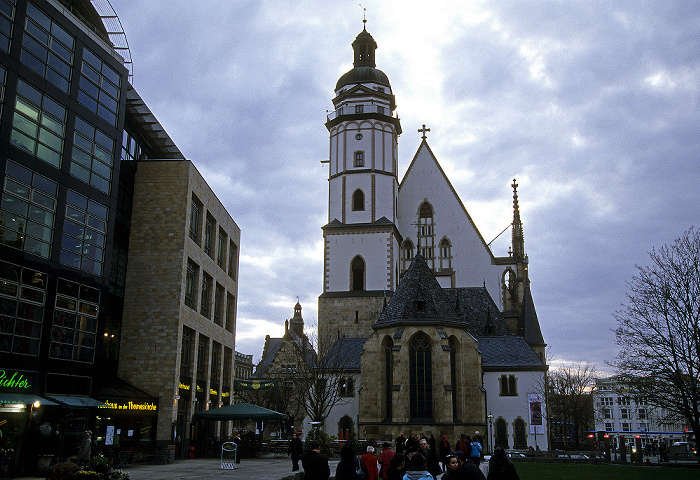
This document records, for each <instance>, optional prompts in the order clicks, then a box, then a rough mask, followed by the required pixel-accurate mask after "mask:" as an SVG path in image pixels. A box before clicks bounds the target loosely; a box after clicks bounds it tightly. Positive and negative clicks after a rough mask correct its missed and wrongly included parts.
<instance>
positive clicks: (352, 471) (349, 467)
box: [335, 443, 376, 480]
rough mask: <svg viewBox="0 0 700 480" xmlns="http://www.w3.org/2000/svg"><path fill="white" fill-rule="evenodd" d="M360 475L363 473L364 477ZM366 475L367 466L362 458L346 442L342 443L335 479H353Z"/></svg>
mask: <svg viewBox="0 0 700 480" xmlns="http://www.w3.org/2000/svg"><path fill="white" fill-rule="evenodd" d="M375 468H376V467H375ZM360 472H362V473H360ZM360 475H364V477H360ZM368 477H369V475H368V472H367V467H365V464H364V462H363V461H362V460H360V459H359V458H357V457H356V456H355V450H353V448H352V447H351V446H350V445H348V444H347V443H346V444H345V445H343V448H341V449H340V462H338V466H337V467H336V469H335V480H355V479H357V478H368Z"/></svg>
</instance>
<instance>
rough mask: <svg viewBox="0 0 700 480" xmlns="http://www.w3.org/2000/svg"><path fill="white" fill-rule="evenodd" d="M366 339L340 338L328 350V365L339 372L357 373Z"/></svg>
mask: <svg viewBox="0 0 700 480" xmlns="http://www.w3.org/2000/svg"><path fill="white" fill-rule="evenodd" d="M365 340H367V339H366V338H346V337H340V338H339V339H337V340H336V341H335V343H333V345H331V348H330V349H329V350H328V359H329V365H334V366H337V370H338V371H341V372H359V371H360V357H361V356H362V351H363V350H364V348H365Z"/></svg>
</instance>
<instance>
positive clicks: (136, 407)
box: [100, 400, 158, 412]
mask: <svg viewBox="0 0 700 480" xmlns="http://www.w3.org/2000/svg"><path fill="white" fill-rule="evenodd" d="M104 403H105V405H107V406H106V407H100V408H109V409H112V410H128V411H132V412H134V411H138V412H148V411H150V412H155V411H157V410H158V406H157V405H156V404H155V403H153V402H144V403H139V402H112V401H109V400H105V401H104Z"/></svg>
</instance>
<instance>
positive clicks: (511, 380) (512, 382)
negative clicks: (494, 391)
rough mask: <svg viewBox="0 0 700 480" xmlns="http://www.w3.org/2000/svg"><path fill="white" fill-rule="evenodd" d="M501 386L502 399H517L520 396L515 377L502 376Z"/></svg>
mask: <svg viewBox="0 0 700 480" xmlns="http://www.w3.org/2000/svg"><path fill="white" fill-rule="evenodd" d="M500 384H501V385H500V386H501V396H502V397H515V396H517V395H518V389H517V380H516V378H515V375H501V378H500Z"/></svg>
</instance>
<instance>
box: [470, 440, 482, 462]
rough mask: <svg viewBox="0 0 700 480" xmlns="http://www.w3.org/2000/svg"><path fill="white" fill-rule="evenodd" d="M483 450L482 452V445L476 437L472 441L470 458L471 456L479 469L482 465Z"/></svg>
mask: <svg viewBox="0 0 700 480" xmlns="http://www.w3.org/2000/svg"><path fill="white" fill-rule="evenodd" d="M481 450H482V448H481V444H480V443H479V441H478V440H477V439H476V437H474V438H473V439H472V443H471V453H470V456H471V459H472V462H474V465H476V466H477V467H478V466H479V463H481Z"/></svg>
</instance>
